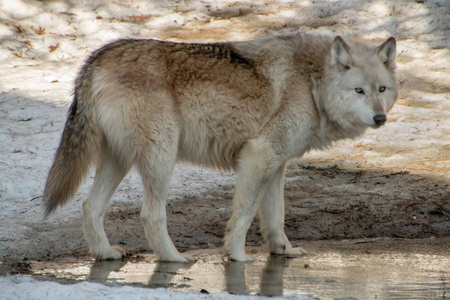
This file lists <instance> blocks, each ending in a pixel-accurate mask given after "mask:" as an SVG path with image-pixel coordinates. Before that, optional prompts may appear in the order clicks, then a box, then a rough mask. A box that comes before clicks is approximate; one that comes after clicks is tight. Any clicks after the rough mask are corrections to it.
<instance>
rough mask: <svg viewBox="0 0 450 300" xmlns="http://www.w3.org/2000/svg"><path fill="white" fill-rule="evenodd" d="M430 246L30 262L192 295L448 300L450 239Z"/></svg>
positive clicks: (48, 271)
mask: <svg viewBox="0 0 450 300" xmlns="http://www.w3.org/2000/svg"><path fill="white" fill-rule="evenodd" d="M433 241H434V240H432V239H430V240H426V241H424V242H423V244H422V245H424V246H423V249H417V247H418V241H411V242H408V241H398V240H386V241H379V240H376V241H374V242H372V243H362V244H361V243H359V244H351V243H350V242H341V243H335V244H331V246H330V245H329V244H327V247H334V249H327V248H326V249H321V248H316V249H315V251H312V254H309V255H307V256H304V257H302V258H295V259H286V258H284V257H279V256H269V257H268V256H267V254H266V253H263V252H259V253H258V254H256V255H255V256H254V258H255V260H254V261H253V262H250V263H239V262H224V261H223V260H222V253H221V252H219V250H211V251H210V252H209V253H207V254H205V253H201V252H200V251H198V252H197V253H193V254H194V255H196V257H197V258H198V261H197V262H196V263H194V264H191V265H189V264H188V265H186V264H177V263H161V262H155V260H156V257H155V256H154V255H143V256H139V259H130V260H128V261H127V260H126V261H96V262H95V263H93V262H92V260H90V259H86V260H80V259H76V260H70V259H65V260H59V261H43V262H32V266H33V272H34V274H36V275H38V274H42V275H51V276H54V277H56V278H65V279H67V280H89V281H96V282H100V283H120V284H140V285H143V286H148V287H168V288H172V289H175V290H185V291H186V290H189V291H195V292H200V291H201V290H206V291H208V292H210V293H217V292H223V291H228V292H229V293H232V294H252V295H254V294H259V295H264V296H280V295H284V296H287V295H291V294H297V295H298V294H300V295H302V296H305V299H315V298H319V299H339V298H345V297H347V298H349V297H353V298H358V299H409V300H412V299H445V297H448V291H449V290H450V288H449V287H450V271H449V270H450V259H449V255H448V245H450V239H449V240H448V243H442V242H440V244H438V245H442V246H441V247H436V246H435V245H434V244H433ZM445 241H447V240H445ZM435 243H436V242H435ZM397 244H399V245H398V246H397ZM319 245H322V244H319ZM395 247H397V248H398V250H397V248H395ZM392 249H394V250H392ZM410 249H412V250H410ZM425 250H427V251H425ZM200 253H201V254H200ZM310 253H311V252H310Z"/></svg>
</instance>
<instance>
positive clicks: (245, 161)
mask: <svg viewBox="0 0 450 300" xmlns="http://www.w3.org/2000/svg"><path fill="white" fill-rule="evenodd" d="M280 164H281V163H279V162H278V160H277V159H276V156H275V155H274V154H273V151H272V148H271V146H270V144H269V143H265V142H264V141H261V140H251V141H249V142H248V143H247V144H246V146H245V147H244V148H243V149H242V151H241V153H240V156H239V165H238V172H237V173H238V174H237V175H238V178H237V184H236V192H235V194H234V198H233V214H232V216H231V219H230V220H229V221H228V224H227V233H226V235H225V255H226V256H229V258H230V260H235V261H250V260H252V259H251V258H250V257H248V256H247V255H246V254H245V239H246V236H247V231H248V229H249V227H250V225H251V223H252V221H253V219H254V217H255V215H256V212H257V210H258V207H259V204H260V202H261V199H262V197H263V195H264V191H265V190H266V188H267V186H268V184H269V182H270V179H271V177H272V175H273V174H274V172H275V171H276V170H277V168H278V167H279V165H280Z"/></svg>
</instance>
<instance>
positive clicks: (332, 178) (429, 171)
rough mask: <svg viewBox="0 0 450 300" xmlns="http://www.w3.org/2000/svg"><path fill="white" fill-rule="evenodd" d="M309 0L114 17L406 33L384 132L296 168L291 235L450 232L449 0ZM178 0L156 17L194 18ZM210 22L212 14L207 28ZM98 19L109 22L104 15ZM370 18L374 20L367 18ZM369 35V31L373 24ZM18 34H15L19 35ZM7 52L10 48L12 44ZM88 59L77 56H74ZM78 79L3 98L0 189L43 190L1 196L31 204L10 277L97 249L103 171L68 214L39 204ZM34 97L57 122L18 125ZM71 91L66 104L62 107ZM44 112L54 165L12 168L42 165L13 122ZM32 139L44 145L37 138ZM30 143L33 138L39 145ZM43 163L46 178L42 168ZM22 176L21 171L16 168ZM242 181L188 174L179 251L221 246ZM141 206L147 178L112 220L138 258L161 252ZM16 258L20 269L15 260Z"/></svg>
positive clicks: (6, 222) (275, 29)
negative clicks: (16, 185) (95, 219)
mask: <svg viewBox="0 0 450 300" xmlns="http://www.w3.org/2000/svg"><path fill="white" fill-rule="evenodd" d="M306 2H308V3H309V2H310V1H299V4H297V6H296V4H291V6H290V7H289V4H286V3H284V2H283V3H281V2H277V1H274V2H272V1H266V4H265V5H264V4H261V5H251V4H250V3H247V2H242V3H241V4H239V1H237V2H234V3H228V2H226V4H223V5H222V6H221V7H219V8H216V9H213V8H211V7H210V8H209V9H206V10H205V11H201V12H197V14H198V18H197V19H195V18H191V19H190V21H186V22H185V24H184V25H183V24H182V25H179V24H178V25H177V24H172V25H171V26H166V27H157V26H154V25H146V23H145V22H144V23H142V22H136V20H138V21H139V18H138V17H136V18H135V19H136V20H134V19H133V18H131V19H130V20H123V19H122V20H121V21H118V20H115V21H114V20H113V21H114V22H116V23H117V24H119V25H120V24H125V23H126V24H131V25H130V26H138V27H139V26H140V27H139V28H140V30H141V31H140V34H141V36H140V37H156V38H161V39H170V40H176V41H218V40H231V39H234V40H236V39H247V38H252V37H255V36H263V35H267V34H284V33H291V32H297V31H308V30H318V31H320V30H322V29H324V28H326V31H327V32H332V33H336V34H343V33H345V34H349V35H360V36H362V37H364V38H366V39H373V40H375V41H381V40H384V39H385V38H386V37H387V36H389V35H395V36H396V37H397V40H398V44H399V49H398V50H399V51H398V59H397V61H398V80H399V85H400V95H399V101H398V103H397V105H396V107H395V108H394V110H393V111H392V114H391V115H390V116H389V120H388V123H387V125H386V126H385V127H384V128H382V129H380V130H378V131H370V132H368V134H367V135H366V136H365V137H364V138H363V139H361V140H358V141H347V142H343V143H340V144H338V145H337V146H336V147H335V148H334V149H333V150H327V151H323V152H313V153H311V154H308V155H307V156H306V157H305V158H303V159H300V160H294V161H292V162H291V164H290V166H289V168H288V170H287V173H286V179H285V182H286V186H285V199H286V226H285V229H286V233H287V235H288V237H289V238H290V239H291V240H292V242H293V244H294V245H295V244H300V243H307V242H308V241H312V240H322V239H355V238H375V237H390V238H405V239H412V238H427V237H446V236H449V234H450V186H449V184H450V173H449V169H450V138H449V137H450V121H449V120H450V84H449V83H450V76H449V74H450V54H449V49H448V47H449V30H450V29H449V28H450V20H449V15H450V14H449V12H450V7H449V6H448V4H445V3H446V2H445V1H397V2H396V1H374V2H373V1H372V2H370V1H368V2H364V1H362V3H364V4H361V5H356V4H354V2H352V1H340V3H338V2H336V1H330V2H329V3H328V2H327V1H313V2H312V3H310V4H308V5H306V4H305V3H306ZM422 2H424V3H422ZM174 3H175V4H174V6H170V7H169V6H164V5H163V4H161V11H162V12H161V13H160V15H157V16H155V18H156V17H161V16H163V15H164V14H165V13H166V14H167V15H169V13H167V12H166V11H165V10H170V13H172V14H176V15H182V16H186V15H189V14H191V13H192V11H195V8H192V7H191V8H189V7H187V8H184V10H183V9H175V8H174V7H175V6H176V5H180V7H182V4H180V3H179V1H175V2H174ZM199 3H200V2H199ZM201 3H203V2H201ZM313 4H314V5H313ZM117 5H119V4H117ZM123 5H124V6H125V4H123ZM130 5H131V4H130ZM377 5H378V6H377ZM131 6H132V5H131ZM136 9H137V8H136ZM98 11H100V9H98V10H97V11H96V12H97V13H98ZM205 16H206V17H205ZM302 16H303V17H302ZM65 17H67V18H72V15H69V14H67V15H65ZM203 18H207V21H205V20H204V19H203ZM188 19H189V18H188ZM97 20H98V22H105V23H106V22H107V19H106V18H103V17H102V18H97ZM146 20H147V19H146ZM369 20H373V22H374V23H373V24H372V23H370V24H368V22H369ZM74 22H75V21H74ZM114 22H112V21H111V20H110V21H109V25H108V26H113V25H114V24H116V23H114ZM377 22H378V23H377ZM414 22H415V23H414ZM111 24H113V25H111ZM423 24H426V25H427V26H426V28H425V29H421V28H422V27H421V26H422V25H423ZM119 25H117V26H119ZM23 26H25V25H23ZM369 27H370V28H371V29H370V30H369V29H367V28H369ZM127 28H128V27H127ZM133 28H134V27H133ZM20 34H21V33H17V35H18V36H20ZM143 34H145V36H142V35H143ZM55 35H56V34H55ZM65 38H66V39H70V38H73V37H70V36H66V37H65ZM86 39H87V37H86ZM93 39H95V37H93ZM4 45H6V44H3V48H2V49H3V50H4V49H9V50H7V51H13V50H14V49H13V50H11V48H8V47H6V46H4ZM89 47H90V48H89ZM89 47H88V48H89V49H83V51H86V52H89V51H92V50H94V47H93V46H92V47H91V46H89ZM5 51H6V50H5ZM74 51H75V50H74ZM76 55H79V53H74V56H76ZM82 58H84V56H82V57H74V58H71V61H69V62H64V61H58V62H52V61H50V62H49V63H48V64H46V65H44V64H43V66H42V67H41V69H40V70H34V69H33V70H30V69H29V68H28V67H27V66H24V64H23V63H22V64H17V68H16V69H15V70H16V71H17V72H20V74H21V76H22V78H23V81H26V80H36V81H39V80H42V78H41V77H43V76H41V77H39V76H36V74H41V73H40V72H42V73H45V74H47V75H48V74H52V75H51V76H55V77H57V76H58V73H57V72H56V71H55V70H53V69H52V68H53V66H56V65H60V66H63V68H69V69H71V70H72V71H70V72H71V73H70V74H71V75H75V71H76V70H75V69H76V68H74V66H80V65H81V63H82ZM15 59H18V58H17V57H16V58H15ZM21 59H22V58H21ZM21 62H22V61H21ZM27 68H28V69H27ZM28 70H30V71H28ZM1 72H2V73H1V76H2V78H6V77H7V76H8V75H9V74H8V73H7V71H1ZM51 76H50V77H51ZM69 77H70V78H69V79H68V80H67V82H65V81H64V80H63V79H60V82H59V83H53V84H54V85H53V86H51V87H54V86H56V85H57V84H61V85H63V87H57V90H58V91H59V92H58V93H56V95H54V94H52V95H47V94H46V93H47V92H46V91H45V90H41V89H40V88H29V89H28V90H27V88H26V86H25V84H24V83H23V82H22V81H18V82H16V83H15V84H12V83H11V84H9V85H8V83H4V84H3V85H2V86H1V87H2V89H3V91H2V97H3V98H2V99H6V98H5V97H7V96H8V95H9V96H10V97H12V98H11V99H12V101H9V100H8V101H3V102H1V103H2V104H3V105H4V106H3V107H4V108H3V109H2V110H1V112H2V114H0V117H1V118H2V122H4V124H9V125H8V126H9V128H10V129H9V131H8V130H3V131H2V134H3V135H4V136H7V138H6V141H8V142H9V143H10V145H13V146H11V147H10V148H8V149H7V150H5V152H4V153H6V154H5V155H9V156H8V157H5V158H4V159H3V166H5V169H4V170H5V171H4V173H3V176H4V177H3V178H4V179H3V180H4V183H5V186H6V188H3V189H0V192H4V193H3V195H7V194H8V193H9V194H11V193H10V192H9V191H8V186H9V185H6V183H8V184H10V185H13V183H11V182H13V181H14V180H18V179H17V178H21V177H23V176H25V177H26V176H27V174H28V172H34V173H32V174H33V178H32V179H30V180H34V181H35V182H38V183H36V189H35V190H33V191H32V192H31V194H32V196H33V197H28V198H27V196H23V195H20V196H17V197H16V196H14V197H15V198H14V197H11V198H7V197H6V196H1V194H0V197H3V200H4V201H5V202H4V203H12V205H16V203H18V202H20V201H29V202H27V204H26V205H28V206H25V208H26V209H24V212H17V213H15V214H14V215H13V216H12V217H10V216H7V217H5V218H2V219H0V224H1V230H2V231H3V233H4V236H3V237H2V238H1V242H2V243H3V246H1V247H0V257H4V264H3V266H8V267H7V268H4V267H3V268H0V274H11V273H14V272H15V271H14V270H16V271H17V272H19V273H26V272H27V270H28V267H27V266H28V265H27V261H29V260H52V259H55V258H58V257H61V256H76V257H85V256H87V255H88V247H87V245H86V243H85V242H84V239H83V236H82V232H81V211H80V206H81V202H82V201H83V199H84V198H85V196H86V193H87V191H88V187H89V186H90V182H91V181H92V176H91V178H90V179H89V181H88V183H86V184H85V185H83V187H82V188H81V190H80V191H79V193H78V194H77V196H76V197H75V200H74V201H73V202H72V203H71V204H70V205H68V206H67V207H66V208H65V209H64V210H63V211H62V212H59V213H57V216H56V217H53V218H51V219H50V220H47V221H42V220H41V218H40V217H36V215H38V214H40V213H41V212H42V204H41V203H38V202H39V201H40V198H39V197H40V195H41V193H42V186H43V182H44V180H45V174H46V172H47V170H48V167H49V165H50V162H51V159H52V155H53V153H54V148H55V147H56V146H57V143H58V140H59V136H60V133H61V130H62V126H63V123H64V119H65V112H66V110H67V106H68V105H69V103H70V97H69V96H67V95H66V94H68V92H67V90H70V86H71V80H72V79H73V76H69ZM35 78H41V79H35ZM53 82H54V81H53ZM37 84H39V82H37ZM20 89H22V90H23V92H22V95H23V96H24V97H23V98H20V99H18V100H17V99H16V98H14V97H16V96H12V95H13V94H14V95H15V94H16V93H17V90H20ZM64 89H65V90H64ZM38 90H39V91H38ZM46 90H47V91H48V90H49V89H46ZM62 90H64V92H61V91H62ZM33 93H34V94H38V96H36V97H37V98H45V97H47V96H48V99H50V100H51V101H53V102H52V105H48V103H44V102H39V104H38V106H39V107H40V109H42V110H43V111H45V112H46V113H47V112H48V114H50V117H49V115H47V114H43V115H42V116H38V117H33V119H30V120H28V119H27V118H26V116H25V117H20V118H15V119H13V118H12V117H10V115H9V114H8V113H10V112H12V111H16V110H17V111H21V112H24V109H23V107H25V106H27V105H29V104H30V103H33V105H36V103H37V102H36V101H33V102H32V101H31V100H27V99H28V98H27V97H28V96H30V95H32V94H33ZM25 96H27V97H25ZM60 97H63V98H64V99H65V100H64V101H61V100H55V99H59V98H60ZM30 98H31V99H32V98H34V97H31V96H30ZM50 100H49V101H50ZM58 101H59V102H58ZM55 103H58V104H59V105H56V104H55ZM61 103H62V104H61ZM25 113H26V109H25ZM39 117H41V118H42V119H46V120H47V122H48V120H49V119H50V120H51V122H52V126H53V123H54V124H55V127H54V128H53V129H52V132H51V134H49V135H48V136H45V137H44V139H45V138H48V139H49V140H50V141H51V147H50V146H49V145H48V144H46V145H42V146H40V147H42V148H45V150H42V149H41V152H38V153H42V154H43V157H45V159H44V162H43V163H45V165H40V166H38V167H36V166H33V167H31V166H24V167H22V165H20V163H17V164H18V165H20V166H16V165H12V164H13V163H11V164H10V163H9V162H10V161H13V162H14V163H15V161H16V160H11V157H13V156H15V157H16V156H18V155H21V156H23V159H24V160H27V159H29V160H30V161H31V159H30V158H29V157H28V156H27V155H29V156H32V157H34V156H33V155H36V152H37V151H39V149H37V150H36V149H34V150H33V151H35V152H34V154H33V153H31V154H30V153H29V151H26V149H25V148H26V146H23V144H21V145H19V144H17V145H19V146H17V145H16V144H14V143H18V142H16V137H17V134H16V135H15V131H17V130H16V129H15V128H16V127H14V126H17V128H23V125H24V124H27V125H29V126H32V125H33V124H34V123H33V122H38V121H39ZM7 122H9V123H7ZM19 126H22V127H19ZM5 128H6V127H5ZM41 133H42V132H39V133H36V134H35V138H37V139H39V140H41V139H42V138H43V137H42V135H40V136H38V135H39V134H41ZM26 138H33V133H32V134H29V135H27V137H26ZM23 143H24V144H30V141H28V142H23ZM31 143H32V141H31ZM36 147H38V146H36ZM6 161H8V163H6ZM32 169H33V170H36V169H37V171H30V170H32ZM16 170H19V171H17V173H16ZM232 175H233V174H226V173H221V172H215V171H202V170H200V169H197V168H191V167H186V166H180V167H177V169H176V170H175V175H174V176H175V179H174V184H173V186H172V188H171V190H170V199H169V202H168V226H169V233H170V235H171V236H172V238H173V241H174V243H175V245H176V247H177V248H178V249H179V250H180V251H188V250H191V251H192V250H196V249H206V248H214V247H220V246H222V245H223V234H224V232H225V226H226V222H227V220H228V219H229V217H230V215H231V208H230V207H231V200H232V196H233V191H234V181H233V180H234V179H233V177H232ZM0 187H1V186H0ZM30 198H33V199H32V200H30ZM3 200H2V201H3ZM8 201H10V202H8ZM141 201H142V188H141V186H140V182H139V178H138V177H137V176H136V175H135V174H132V175H130V176H128V177H127V178H126V179H125V181H124V182H123V184H122V185H121V186H120V187H119V189H118V192H117V193H116V195H115V196H114V198H113V199H112V202H111V205H110V208H109V211H108V214H107V216H106V221H105V228H106V231H107V235H108V237H109V239H110V242H111V244H119V245H121V246H122V247H123V248H125V249H126V250H127V251H129V252H130V253H134V254H136V253H148V252H149V251H150V249H149V247H148V245H147V241H146V240H145V237H144V233H143V228H142V226H141V224H140V220H139V212H140V202H141ZM4 205H5V207H6V206H7V204H4ZM8 205H9V204H8ZM25 211H26V212H25ZM31 212H34V213H35V214H34V215H33V217H26V216H27V214H31ZM258 225H259V222H258V219H256V220H255V222H254V223H253V225H252V227H251V228H250V230H249V234H248V237H247V245H248V246H260V245H262V238H261V235H260V233H259V229H258V227H259V226H258ZM6 261H8V262H9V263H8V264H6ZM14 266H17V268H14Z"/></svg>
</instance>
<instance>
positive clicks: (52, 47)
mask: <svg viewBox="0 0 450 300" xmlns="http://www.w3.org/2000/svg"><path fill="white" fill-rule="evenodd" d="M58 47H59V43H58V44H56V45H50V46H49V47H48V48H49V49H50V52H53V51H55V50H56V49H58Z"/></svg>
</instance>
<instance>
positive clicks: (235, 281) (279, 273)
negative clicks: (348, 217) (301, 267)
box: [87, 256, 288, 296]
mask: <svg viewBox="0 0 450 300" xmlns="http://www.w3.org/2000/svg"><path fill="white" fill-rule="evenodd" d="M155 263H156V268H155V269H154V270H153V272H151V275H150V279H149V281H148V284H147V285H148V286H149V287H152V288H159V287H174V286H176V285H177V284H176V283H174V282H173V280H174V277H175V275H179V273H178V271H179V270H181V269H189V268H190V267H191V266H192V265H193V264H195V263H191V264H184V263H168V262H155ZM126 264H127V261H122V260H112V261H105V260H98V261H96V262H95V263H94V264H93V265H92V267H91V269H90V273H89V276H88V277H87V280H89V281H94V282H99V283H106V282H108V281H117V280H121V279H123V278H115V277H113V276H111V273H112V272H116V273H120V271H121V269H122V268H123V267H124V266H125V265H126ZM247 264H248V263H243V262H235V261H229V262H225V263H224V264H223V267H224V274H225V291H226V292H228V293H230V294H239V295H250V294H251V292H250V291H249V290H248V289H247V285H246V280H245V269H246V265H247ZM287 266H288V259H287V258H285V257H282V256H269V258H268V259H267V261H266V264H265V266H264V268H263V270H262V274H261V280H260V285H259V289H260V292H259V294H260V295H261V296H281V295H283V273H284V270H285V269H286V267H287ZM149 269H151V268H149Z"/></svg>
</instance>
